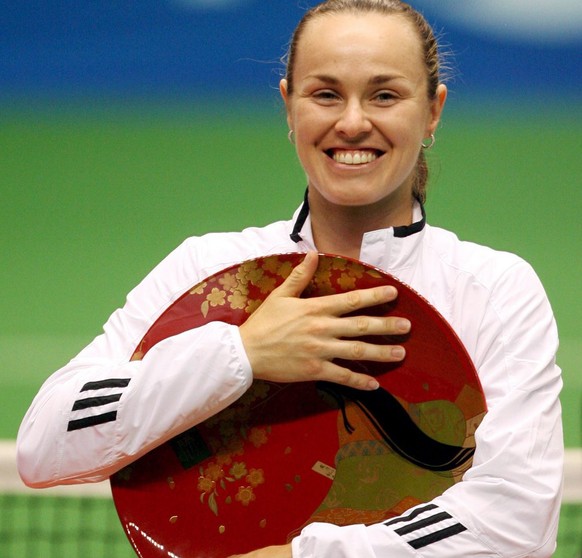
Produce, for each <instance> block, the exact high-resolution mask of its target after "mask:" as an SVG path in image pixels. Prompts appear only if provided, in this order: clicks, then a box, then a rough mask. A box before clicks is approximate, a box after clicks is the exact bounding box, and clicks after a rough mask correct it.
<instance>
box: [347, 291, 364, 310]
mask: <svg viewBox="0 0 582 558" xmlns="http://www.w3.org/2000/svg"><path fill="white" fill-rule="evenodd" d="M361 299H362V297H361V295H360V292H359V291H350V292H348V293H346V303H347V306H348V308H359V306H360V302H361Z"/></svg>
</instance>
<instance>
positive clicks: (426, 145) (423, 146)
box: [421, 134, 436, 149]
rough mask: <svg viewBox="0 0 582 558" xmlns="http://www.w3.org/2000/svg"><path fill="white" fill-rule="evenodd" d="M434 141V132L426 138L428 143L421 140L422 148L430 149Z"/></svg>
mask: <svg viewBox="0 0 582 558" xmlns="http://www.w3.org/2000/svg"><path fill="white" fill-rule="evenodd" d="M435 141H436V139H435V137H434V134H431V135H430V138H429V139H428V143H424V141H423V142H422V144H421V145H422V148H423V149H430V148H431V147H432V146H433V145H434V142H435Z"/></svg>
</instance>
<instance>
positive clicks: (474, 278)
mask: <svg viewBox="0 0 582 558" xmlns="http://www.w3.org/2000/svg"><path fill="white" fill-rule="evenodd" d="M294 227H295V230H296V232H297V231H300V236H301V238H300V239H299V238H297V237H295V238H296V241H293V240H291V238H290V234H291V233H292V232H293V228H294ZM315 249H316V246H315V245H314V242H313V238H312V235H311V225H310V218H309V216H308V215H307V214H306V213H305V212H303V213H301V212H299V211H298V212H297V213H296V215H295V216H294V219H293V220H291V221H279V222H275V223H273V224H270V225H268V226H265V227H262V228H249V229H245V230H244V231H242V232H238V233H215V234H208V235H205V236H202V237H195V238H189V239H188V240H186V241H185V242H184V243H183V244H182V245H181V246H179V247H178V248H177V249H176V250H175V251H173V252H172V253H171V254H170V255H169V256H168V257H167V258H166V259H164V260H163V261H162V262H161V263H160V264H159V265H158V266H157V267H156V268H155V269H154V270H153V271H152V272H151V273H150V274H149V275H148V276H147V277H146V278H145V279H144V281H143V282H142V283H141V284H140V285H138V286H137V287H136V288H135V289H134V290H133V291H132V292H131V293H130V294H129V295H128V298H127V302H126V304H125V306H124V307H123V308H122V309H120V310H117V311H116V312H114V313H113V314H112V316H111V317H110V319H109V320H108V321H107V323H106V324H105V326H104V333H103V334H102V335H100V336H99V337H97V338H96V339H95V340H94V341H93V342H92V343H91V344H90V345H89V346H87V347H86V348H85V349H84V350H83V351H81V353H80V354H79V355H78V356H76V357H75V358H74V359H73V360H71V361H70V362H69V363H68V364H67V365H66V366H64V367H63V368H61V369H60V370H58V371H57V372H55V373H54V374H53V375H52V376H50V377H49V378H48V380H47V381H46V382H45V383H44V385H43V386H42V388H41V389H40V391H39V393H38V395H37V396H36V398H35V399H34V401H33V403H32V405H31V407H30V409H29V411H28V413H27V414H26V416H25V417H24V420H23V422H22V425H21V428H20V431H19V435H18V467H19V471H20V474H21V476H22V478H23V480H24V482H25V483H26V484H28V485H30V486H34V487H48V486H52V485H56V484H68V483H80V482H91V481H99V480H103V479H106V478H107V477H109V476H110V475H112V474H113V473H115V472H116V471H118V470H119V469H121V468H122V467H124V466H125V465H127V464H128V463H130V462H131V461H133V460H135V459H136V458H137V457H139V456H141V455H143V454H144V453H146V452H148V451H149V450H151V449H153V448H154V447H156V446H158V445H159V444H161V443H163V442H165V441H167V440H169V439H170V438H172V437H174V436H176V435H177V434H179V433H181V432H183V431H184V430H187V429H188V428H191V427H192V426H194V425H196V424H198V423H199V422H201V421H203V420H205V419H207V418H208V417H210V416H212V415H214V414H216V413H217V412H219V411H221V410H222V409H224V408H225V407H227V406H228V405H229V404H231V403H232V402H234V401H235V400H237V399H238V398H239V397H240V396H241V395H242V394H243V393H244V392H245V391H246V390H247V389H248V388H249V386H250V385H251V382H252V372H251V368H250V365H249V362H248V359H247V356H246V354H245V351H244V348H243V345H242V342H241V338H240V335H239V332H238V328H237V327H236V326H232V325H228V324H225V323H221V322H213V323H210V324H208V325H205V326H203V327H200V328H197V329H193V330H189V331H185V332H183V333H180V334H178V335H176V336H174V337H170V338H168V339H166V340H164V341H161V342H160V343H158V344H157V345H156V346H154V347H153V348H152V349H151V350H150V351H149V352H148V353H147V354H146V356H145V358H143V360H140V361H132V362H130V360H129V359H130V356H131V355H132V353H133V351H134V350H135V348H136V346H137V345H138V343H139V341H140V340H141V339H142V337H143V336H144V334H145V333H146V331H147V330H148V329H149V328H150V326H151V325H152V323H153V322H154V321H155V320H156V319H157V318H158V316H160V315H161V314H162V313H163V312H164V310H165V309H166V308H167V307H168V306H169V305H170V304H172V303H173V302H174V301H175V300H176V299H177V298H178V297H179V296H180V295H182V294H183V293H184V292H185V291H186V290H188V289H189V288H191V287H192V286H193V285H195V284H197V283H198V282H200V281H201V280H203V279H205V278H206V277H208V276H209V275H212V274H214V273H216V272H218V271H220V270H222V269H224V268H226V267H228V266H230V265H233V264H235V263H239V262H241V261H244V260H248V259H251V258H255V257H259V256H264V255H269V254H278V253H286V252H306V251H309V250H315ZM360 259H361V260H362V261H364V262H366V263H368V264H370V265H372V266H375V267H378V268H381V269H383V270H385V271H387V272H388V273H391V274H392V275H394V276H396V277H397V278H399V279H400V280H401V281H403V282H405V283H407V284H408V285H410V286H411V287H412V288H413V289H415V290H416V291H417V292H419V293H420V294H421V295H423V296H424V297H425V298H426V299H427V300H428V301H429V302H430V303H431V304H432V305H433V306H435V307H436V308H437V309H438V310H439V312H440V313H441V314H442V315H443V316H444V317H445V318H446V320H448V322H449V323H450V324H451V325H452V327H453V328H454V330H455V331H456V333H457V335H458V336H459V337H460V339H461V340H462V342H463V343H464V345H465V347H466V349H467V350H468V352H469V354H470V355H471V358H472V359H473V362H474V363H475V366H476V368H477V370H478V373H479V377H480V380H481V383H482V385H483V389H484V392H485V397H486V400H487V406H488V413H487V415H486V416H485V418H484V419H483V422H482V423H481V425H480V426H479V428H478V430H477V433H476V444H477V447H476V452H475V455H474V460H473V466H472V467H471V469H470V470H469V471H468V472H467V473H466V474H465V476H464V479H463V481H461V482H459V483H457V484H456V485H454V486H453V487H451V488H449V489H448V490H446V491H445V492H444V493H443V494H442V495H441V496H439V497H437V498H436V499H434V500H433V501H431V502H427V503H426V504H423V505H421V506H417V507H415V508H413V509H410V510H408V511H407V512H406V513H404V514H403V515H402V516H400V517H398V518H396V519H392V520H389V521H386V522H383V523H379V524H375V525H372V526H364V525H353V526H349V527H337V526H334V525H330V524H324V523H314V524H311V525H309V526H308V527H306V528H305V529H304V530H303V532H302V533H301V535H300V536H298V537H297V538H295V539H294V540H293V556H294V557H295V558H311V557H313V558H315V557H317V558H342V557H350V558H374V557H378V558H380V557H385V558H412V557H417V558H418V557H421V558H454V557H475V558H477V557H479V558H481V557H504V558H510V557H511V558H518V557H532V558H534V557H535V558H538V557H539V558H541V557H549V556H551V555H552V553H553V551H554V549H555V540H556V532H557V525H558V515H559V509H560V495H561V483H562V459H563V440H562V427H561V410H560V404H559V399H558V395H559V392H560V389H561V377H560V370H559V368H558V367H557V366H556V363H555V355H556V351H557V348H558V338H557V331H556V325H555V322H554V318H553V314H552V310H551V308H550V305H549V303H548V300H547V298H546V295H545V293H544V290H543V287H542V285H541V284H540V282H539V280H538V278H537V276H536V274H535V273H534V271H533V270H532V269H531V267H530V266H529V265H528V264H527V263H526V262H524V261H523V260H522V259H520V258H519V257H517V256H515V255H513V254H509V253H504V252H497V251H494V250H491V249H489V248H486V247H483V246H479V245H476V244H472V243H469V242H462V241H460V240H459V239H458V238H457V237H456V236H455V235H454V234H452V233H450V232H448V231H445V230H443V229H440V228H435V227H431V226H429V225H428V224H425V220H424V215H423V213H422V211H421V208H420V207H419V206H418V205H417V206H416V207H415V223H413V225H411V226H410V227H397V228H388V229H385V230H378V231H372V232H369V233H367V234H366V235H365V237H364V240H363V244H362V248H361V254H360ZM413 327H414V324H413ZM88 395H91V396H95V397H96V399H97V400H99V401H100V402H101V403H104V404H101V405H99V406H94V407H85V406H84V405H81V406H79V405H75V402H77V401H79V400H82V399H85V398H87V397H88Z"/></svg>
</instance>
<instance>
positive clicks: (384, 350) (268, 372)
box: [240, 252, 410, 390]
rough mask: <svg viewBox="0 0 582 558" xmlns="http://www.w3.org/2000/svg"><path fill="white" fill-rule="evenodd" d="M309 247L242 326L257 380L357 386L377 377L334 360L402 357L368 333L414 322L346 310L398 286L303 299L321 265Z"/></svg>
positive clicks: (398, 331) (390, 331)
mask: <svg viewBox="0 0 582 558" xmlns="http://www.w3.org/2000/svg"><path fill="white" fill-rule="evenodd" d="M318 259H319V258H318V255H317V253H316V252H310V253H308V254H307V255H306V257H305V259H304V260H303V262H301V263H300V264H299V265H298V266H297V267H295V269H294V270H293V271H292V272H291V274H290V275H289V277H287V279H286V280H285V281H284V282H283V283H282V284H281V285H280V286H279V287H278V288H277V289H275V290H274V291H273V292H272V293H271V294H270V295H269V296H268V297H267V298H266V299H265V301H264V302H263V303H262V304H261V306H259V308H258V309H257V310H256V311H255V312H253V314H251V315H250V316H249V318H248V319H247V321H246V322H245V323H244V324H242V325H241V326H240V333H241V337H242V341H243V344H244V346H245V350H246V352H247V355H248V358H249V361H250V363H251V366H252V369H253V375H254V377H255V378H256V379H261V380H270V381H275V382H300V381H307V380H325V381H328V382H335V383H338V384H342V385H345V386H349V387H353V388H357V389H367V390H371V389H376V388H377V387H378V382H377V381H376V380H375V379H374V378H373V377H371V376H369V375H366V374H359V373H356V372H352V371H351V370H349V369H347V368H344V367H342V366H339V365H337V364H335V363H333V362H332V360H333V359H343V360H368V361H375V362H397V361H400V360H402V359H403V358H404V349H403V347H400V346H393V345H380V344H374V343H366V342H364V341H361V340H358V339H356V338H357V337H362V336H364V335H365V336H368V335H403V334H405V333H407V332H408V331H409V330H410V323H409V322H408V321H407V320H402V319H400V318H397V317H377V316H365V315H358V316H349V317H346V316H345V314H349V313H352V312H355V311H357V310H361V309H364V308H368V307H372V306H376V305H378V304H383V303H386V302H390V301H392V300H394V299H395V298H396V297H397V295H398V293H397V291H396V289H395V288H394V287H389V286H386V287H374V288H370V289H361V290H355V291H351V292H347V293H341V294H334V295H329V296H321V297H313V298H308V299H303V298H300V296H301V293H302V292H303V291H304V290H305V288H306V287H307V285H308V284H309V282H310V281H311V278H312V277H313V275H314V273H315V271H316V269H317V264H318Z"/></svg>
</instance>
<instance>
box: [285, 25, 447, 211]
mask: <svg viewBox="0 0 582 558" xmlns="http://www.w3.org/2000/svg"><path fill="white" fill-rule="evenodd" d="M281 94H282V96H283V99H284V101H285V104H286V108H287V120H288V123H289V127H290V128H291V129H292V130H294V132H295V142H296V148H297V153H298V156H299V159H300V161H301V164H302V166H303V168H304V169H305V172H306V173H307V176H308V180H309V186H310V189H311V190H312V191H313V190H315V191H316V194H317V195H320V196H322V197H323V198H325V199H326V200H327V202H328V203H330V204H335V205H341V206H365V205H371V204H378V203H379V202H380V203H387V204H392V205H394V204H396V205H398V204H402V203H405V204H407V206H410V203H411V195H412V194H411V192H412V183H413V175H414V169H415V166H416V162H417V159H418V155H419V151H420V149H421V142H422V140H423V138H426V137H428V136H430V134H431V133H433V132H434V130H435V129H436V126H437V124H438V120H439V117H440V114H441V111H442V107H443V105H444V101H445V98H446V88H445V86H444V85H441V86H439V90H438V92H437V98H436V100H432V101H429V99H428V94H427V76H426V68H425V66H424V64H423V61H422V50H421V44H420V40H419V38H418V36H417V34H416V30H415V29H414V27H413V25H412V24H411V23H410V22H409V21H408V20H406V19H405V18H403V17H402V16H397V15H384V14H377V13H367V14H357V15H354V14H348V13H341V14H333V15H330V14H327V15H324V16H318V17H316V18H314V19H313V20H311V21H310V22H309V23H308V24H307V26H306V27H305V29H304V30H303V34H302V36H301V37H300V40H299V44H298V46H297V51H296V57H295V67H294V82H293V91H292V93H291V94H288V91H287V83H286V81H285V80H283V81H282V82H281Z"/></svg>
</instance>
